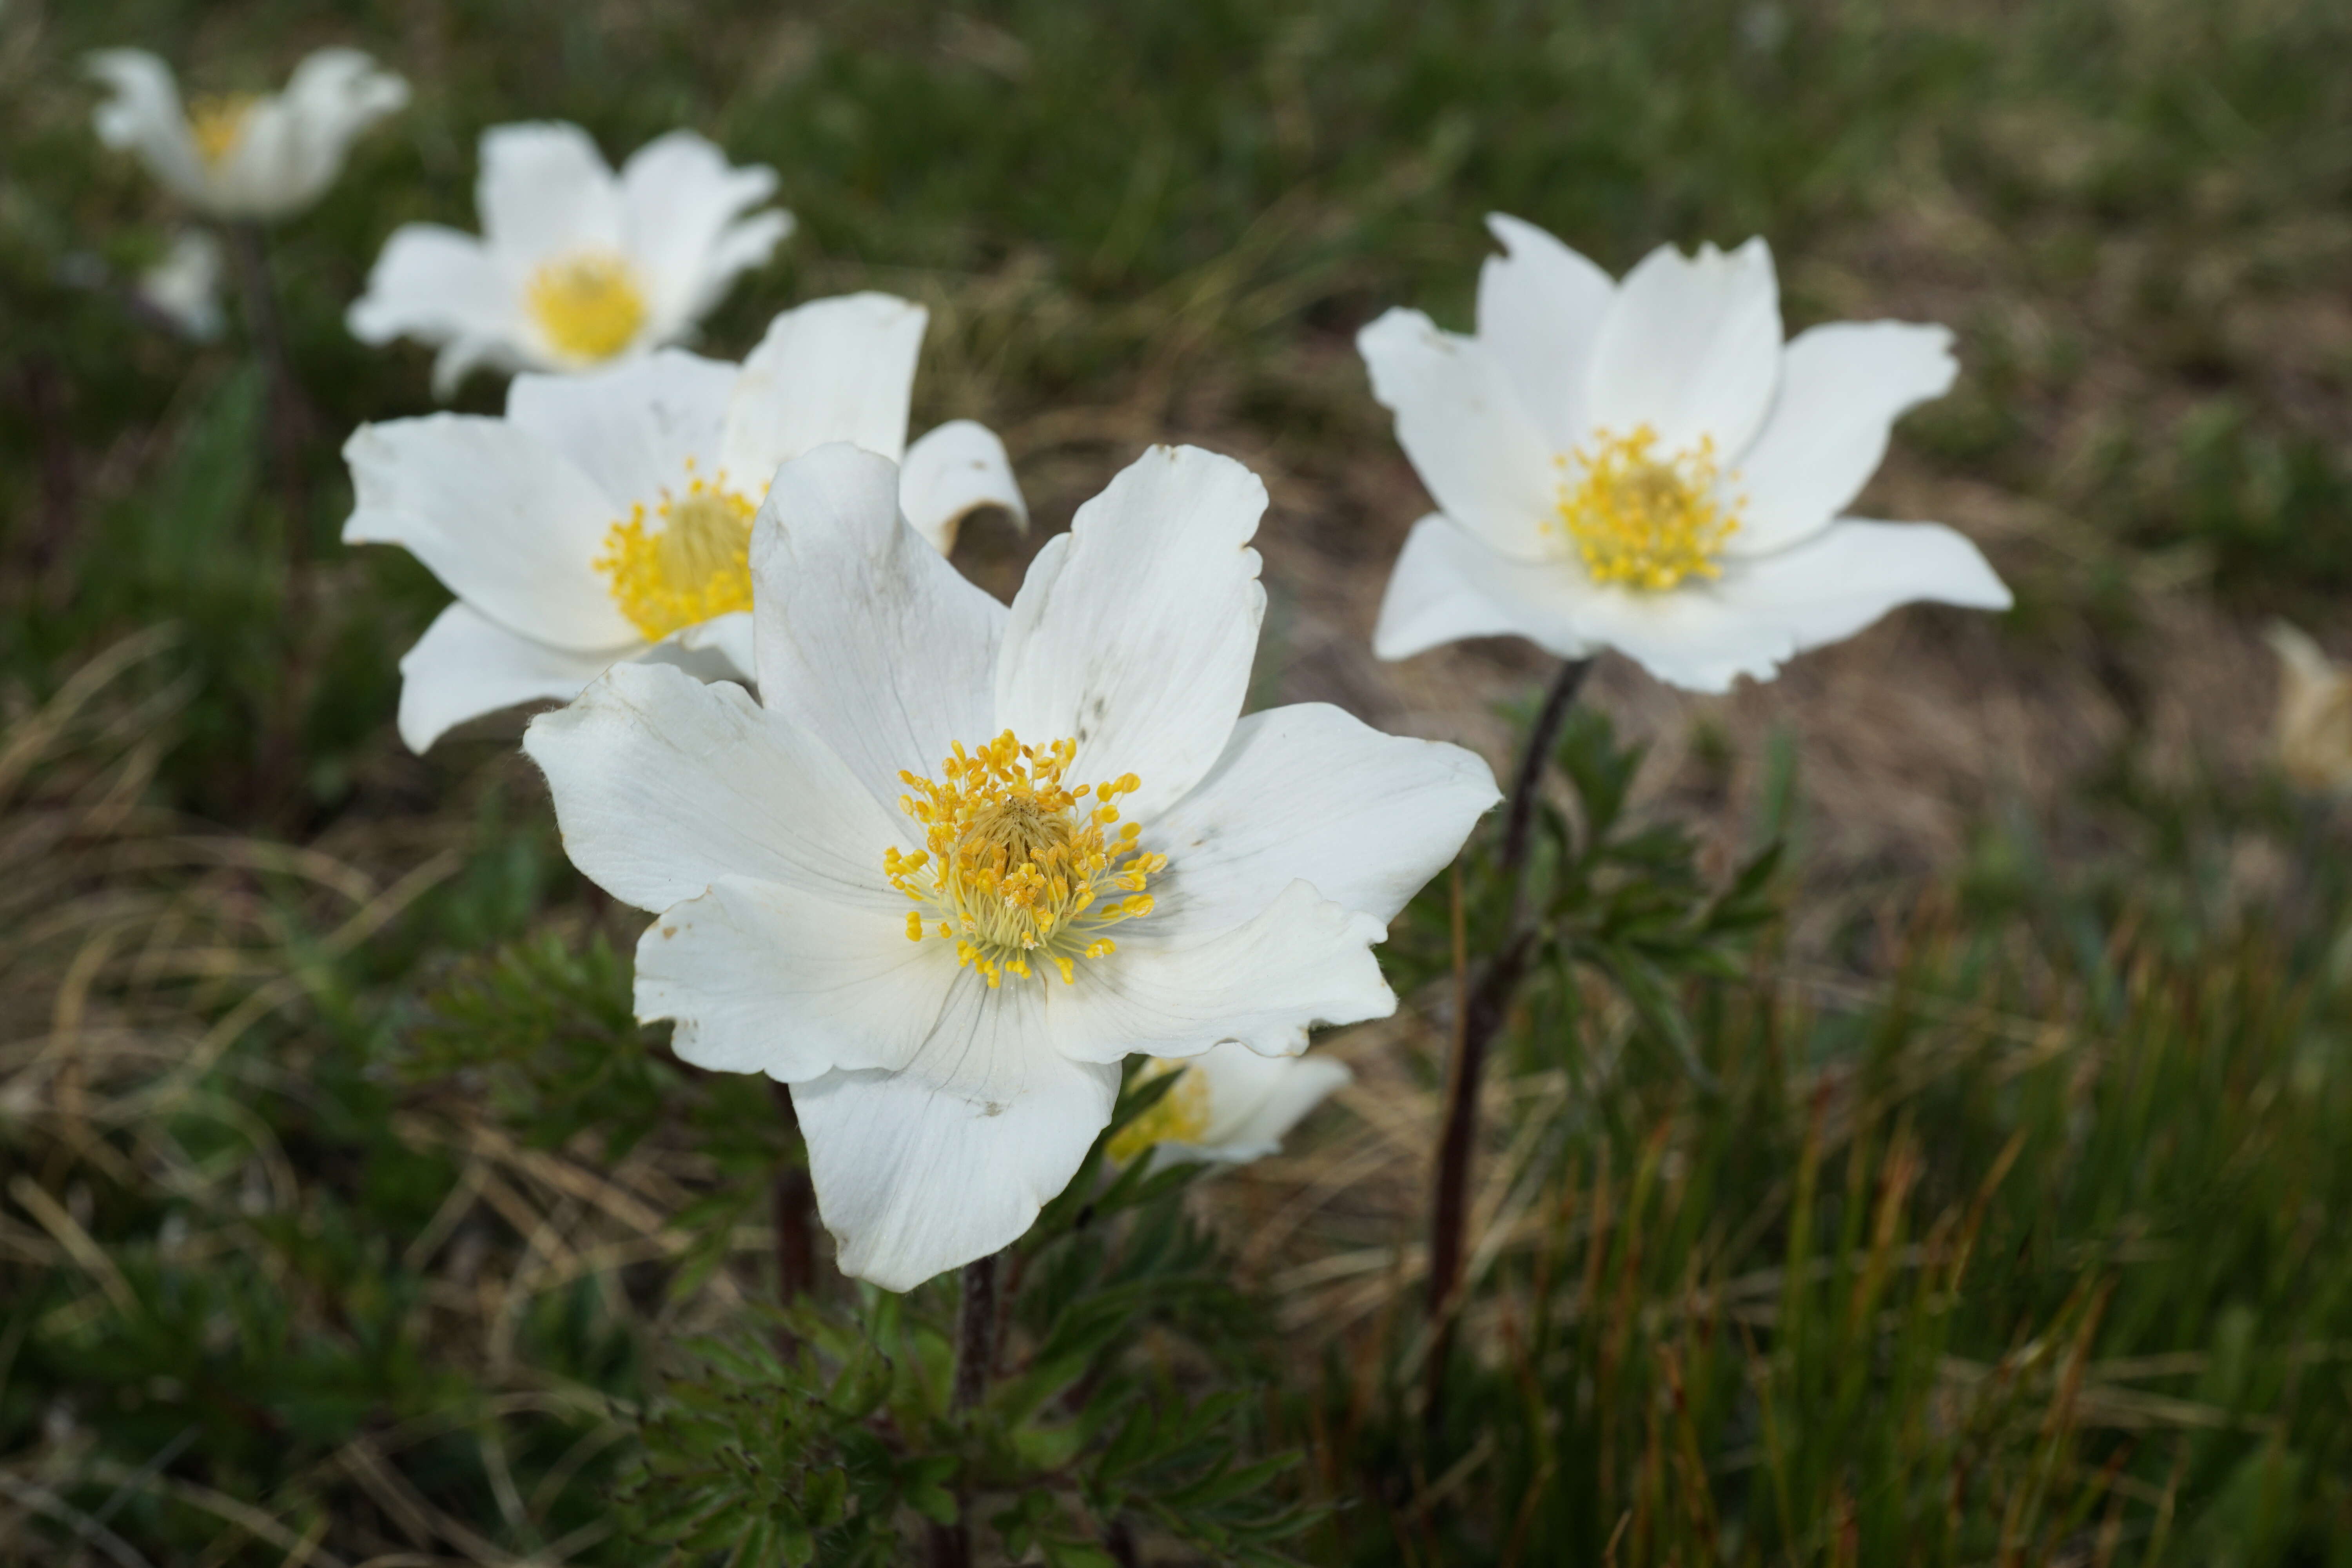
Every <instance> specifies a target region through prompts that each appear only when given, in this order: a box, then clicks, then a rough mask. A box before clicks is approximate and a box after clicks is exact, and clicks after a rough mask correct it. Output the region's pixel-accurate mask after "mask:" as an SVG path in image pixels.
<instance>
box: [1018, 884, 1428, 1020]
mask: <svg viewBox="0 0 2352 1568" xmlns="http://www.w3.org/2000/svg"><path fill="white" fill-rule="evenodd" d="M1387 934H1388V925H1387V922H1386V921H1381V920H1379V919H1377V918H1375V917H1373V916H1371V915H1368V914H1364V913H1362V912H1360V911H1359V910H1350V909H1348V908H1346V907H1345V906H1343V905H1339V904H1335V903H1333V902H1331V900H1328V899H1326V898H1324V897H1323V896H1322V895H1321V894H1319V893H1318V892H1317V891H1316V890H1315V889H1314V888H1313V887H1311V886H1310V885H1308V884H1307V883H1306V882H1293V883H1291V884H1290V886H1288V887H1287V888H1285V889H1283V890H1282V892H1281V893H1280V894H1279V895H1277V896H1276V899H1275V900H1274V902H1273V903H1271V904H1269V905H1267V906H1266V907H1265V910H1263V911H1261V912H1260V913H1259V915H1258V916H1257V918H1256V919H1255V920H1253V921H1249V922H1247V923H1246V924H1244V925H1238V926H1234V927H1233V928H1232V929H1230V930H1227V931H1220V932H1218V933H1216V934H1214V935H1209V936H1203V935H1200V934H1197V933H1196V931H1194V930H1193V929H1192V928H1191V927H1189V926H1186V925H1184V924H1181V923H1179V922H1172V921H1162V920H1161V919H1160V916H1159V915H1157V914H1153V915H1150V916H1149V917H1147V918H1145V919H1143V920H1139V921H1132V922H1128V923H1122V924H1120V925H1119V926H1118V927H1117V928H1116V938H1115V940H1116V941H1117V942H1118V951H1117V952H1112V953H1108V954H1106V955H1104V956H1103V957H1101V958H1094V959H1086V960H1082V961H1081V962H1079V963H1077V964H1076V968H1075V971H1074V973H1073V978H1072V981H1071V983H1070V984H1066V985H1065V984H1062V982H1061V981H1060V980H1059V979H1058V978H1050V977H1049V978H1048V980H1047V981H1046V983H1045V1016H1046V1019H1047V1021H1048V1023H1049V1024H1050V1025H1051V1026H1052V1027H1053V1031H1054V1039H1055V1045H1056V1047H1058V1048H1059V1049H1060V1050H1061V1052H1062V1054H1063V1055H1065V1056H1066V1057H1068V1058H1071V1059H1072V1060H1073V1061H1097V1062H1117V1061H1118V1060H1120V1059H1121V1058H1125V1057H1128V1056H1129V1055H1132V1054H1135V1053H1138V1052H1140V1053H1142V1054H1144V1055H1147V1056H1155V1057H1189V1056H1196V1055H1198V1054H1199V1053H1200V1052H1202V1051H1205V1050H1207V1049H1208V1048H1209V1047H1211V1046H1213V1045H1215V1044H1217V1043H1218V1042H1219V1041H1220V1040H1239V1041H1241V1042H1242V1043H1243V1044H1244V1045H1246V1046H1248V1047H1250V1049H1252V1050H1254V1051H1257V1052H1259V1053H1261V1054H1263V1055H1265V1056H1297V1054H1298V1053H1299V1052H1300V1051H1303V1050H1305V1049H1306V1048H1307V1030H1308V1029H1310V1028H1312V1027H1314V1026H1316V1025H1318V1024H1354V1023H1359V1022H1360V1021H1362V1020H1363V1019H1366V1018H1385V1017H1387V1016H1389V1015H1390V1014H1391V1013H1393V1012H1395V1011H1396V993H1394V992H1392V991H1391V990H1390V989H1389V986H1388V982H1387V981H1385V980H1383V979H1381V966H1380V961H1379V960H1377V959H1375V958H1374V957H1373V956H1372V944H1373V943H1374V942H1379V941H1380V940H1381V938H1383V937H1385V936H1386V935H1387Z"/></svg>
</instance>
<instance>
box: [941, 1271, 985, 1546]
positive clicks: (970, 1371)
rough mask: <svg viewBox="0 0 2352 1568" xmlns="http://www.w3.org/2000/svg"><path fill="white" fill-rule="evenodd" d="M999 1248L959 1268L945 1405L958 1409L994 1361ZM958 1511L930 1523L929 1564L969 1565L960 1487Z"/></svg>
mask: <svg viewBox="0 0 2352 1568" xmlns="http://www.w3.org/2000/svg"><path fill="white" fill-rule="evenodd" d="M1002 1256H1003V1255H1002V1254H1001V1253H991V1254H989V1255H988V1256H987V1257H986V1258H980V1259H978V1260H977V1261H975V1262H971V1263H967V1264H965V1265H964V1268H963V1304H962V1307H961V1310H960V1311H959V1312H958V1313H957V1316H956V1363H955V1386H954V1388H953V1390H952V1391H951V1392H950V1394H949V1395H948V1409H949V1411H950V1413H953V1414H956V1415H961V1414H962V1413H964V1412H965V1411H968V1410H971V1409H973V1408H975V1407H977V1406H978V1405H979V1404H980V1402H981V1400H982V1398H984V1397H986V1395H987V1394H988V1377H989V1373H990V1372H991V1371H992V1370H993V1368H994V1365H995V1362H996V1265H997V1259H998V1258H1000V1257H1002ZM956 1503H957V1508H958V1510H959V1517H958V1518H957V1520H956V1522H955V1523H953V1524H934V1525H932V1526H931V1528H930V1531H929V1542H928V1544H929V1552H928V1558H929V1568H971V1527H970V1526H969V1525H968V1524H966V1523H965V1522H964V1520H963V1518H962V1517H961V1513H962V1512H963V1511H964V1510H968V1509H969V1508H970V1506H971V1500H970V1499H969V1498H967V1497H965V1496H963V1495H962V1494H961V1489H959V1493H958V1496H957V1498H956Z"/></svg>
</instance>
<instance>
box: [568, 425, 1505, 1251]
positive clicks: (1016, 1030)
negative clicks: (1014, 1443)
mask: <svg viewBox="0 0 2352 1568" xmlns="http://www.w3.org/2000/svg"><path fill="white" fill-rule="evenodd" d="M899 494H900V482H899V479H898V474H897V472H896V471H895V470H894V469H893V468H891V466H890V464H888V463H887V462H886V461H884V460H883V459H881V458H876V457H874V456H872V455H870V454H868V453H865V452H860V451H854V450H851V449H849V448H847V447H824V448H821V449H820V450H818V451H815V452H813V453H811V454H810V455H809V456H807V457H805V458H801V459H800V460H799V461H797V462H795V463H793V464H790V465H788V466H787V467H786V468H784V469H783V471H782V472H781V473H780V474H778V475H777V476H776V480H775V484H774V487H773V488H772V489H771V490H770V491H769V494H768V500H767V504H766V506H765V507H764V508H762V509H761V519H760V523H759V530H758V533H757V536H756V538H755V541H754V544H753V550H752V577H753V582H754V584H755V590H756V593H755V597H756V604H755V607H754V612H753V613H754V615H755V616H756V618H757V622H758V636H757V638H756V647H757V653H758V659H759V690H760V695H759V697H758V698H757V699H756V700H754V699H753V698H752V697H751V694H750V693H748V692H747V691H745V690H744V689H742V688H741V687H739V686H735V685H732V684H729V683H726V682H719V683H714V684H710V685H703V684H699V683H698V682H696V681H694V680H692V679H688V677H687V676H685V675H683V674H681V673H680V672H678V671H677V670H675V669H670V668H664V667H660V666H655V665H645V664H624V665H617V666H615V667H614V668H613V669H612V670H611V671H610V672H609V673H607V674H606V675H605V676H604V678H603V679H601V680H599V681H597V682H596V684H595V685H593V686H592V687H590V688H589V689H588V690H587V691H586V692H585V693H584V694H583V695H582V697H581V699H580V700H579V701H577V702H575V703H573V704H572V705H571V706H570V707H567V708H563V709H561V710H557V711H555V712H552V713H548V714H543V715H541V717H539V718H537V719H535V720H533V721H531V725H530V731H528V733H527V734H526V735H525V737H524V741H523V747H524V750H526V751H527V752H530V755H531V756H532V757H533V758H534V759H535V760H536V761H537V762H538V763H539V764H540V766H541V767H542V768H543V769H545V770H546V773H547V777H548V782H549V784H550V785H551V788H552V789H553V792H554V795H555V809H556V816H557V818H558V820H559V821H560V823H561V824H562V830H563V842H564V847H565V850H566V851H567V852H568V853H569V854H570V855H571V857H572V861H573V862H574V864H576V865H578V866H579V867H580V868H581V869H582V870H583V871H585V872H586V873H587V874H588V875H589V876H590V877H591V878H593V879H594V880H595V881H596V882H597V883H598V884H599V885H601V886H602V887H604V889H606V890H607V891H609V892H611V893H612V894H613V895H614V897H615V898H618V899H620V900H624V901H625V902H627V903H631V904H634V905H635V906H636V907H637V908H639V909H644V910H656V911H659V915H660V918H659V919H657V920H656V921H655V922H654V923H653V925H652V926H651V927H650V928H649V929H648V930H647V931H646V935H645V938H644V940H643V941H642V942H639V943H638V945H637V990H636V1005H637V1012H638V1014H639V1016H642V1017H645V1018H647V1019H656V1018H671V1019H675V1020H677V1035H676V1037H675V1042H674V1044H675V1047H676V1049H677V1053H678V1055H679V1056H680V1057H682V1058H685V1059H686V1060H688V1061H689V1062H693V1063H695V1064H697V1065H698V1066H700V1067H704V1068H712V1069H715V1070H719V1071H726V1072H764V1073H766V1074H767V1075H769V1076H770V1077H771V1078H773V1079H780V1080H782V1081H783V1082H785V1083H788V1084H790V1085H792V1089H793V1104H794V1107H795V1108H796V1109H797V1110H798V1112H799V1115H800V1123H801V1129H802V1131H803V1133H804V1134H805V1136H806V1138H807V1140H808V1148H809V1158H810V1166H811V1172H812V1174H813V1176H814V1180H815V1184H816V1194H817V1205H818V1209H819V1212H820V1213H821V1214H822V1215H823V1216H824V1223H825V1225H826V1226H827V1227H828V1228H829V1229H831V1230H832V1232H833V1233H834V1236H835V1238H836V1240H837V1241H838V1243H839V1246H840V1262H841V1267H842V1268H844V1269H845V1271H847V1272H848V1273H850V1274H853V1275H856V1276H858V1277H860V1278H863V1279H871V1280H874V1281H876V1282H877V1283H878V1284H882V1285H885V1286H887V1287H889V1288H891V1289H908V1288H909V1287H911V1286H913V1285H915V1284H916V1283H917V1282H919V1281H920V1280H922V1279H928V1278H929V1277H930V1276H931V1275H933V1274H936V1273H938V1272H939V1271H940V1270H941V1269H945V1268H954V1267H956V1266H958V1265H960V1264H962V1263H966V1262H969V1261H970V1260H971V1259H973V1258H979V1257H982V1256H984V1255H986V1254H988V1253H991V1252H993V1251H995V1250H996V1249H997V1248H999V1247H1003V1246H1004V1245H1006V1244H1007V1243H1009V1242H1011V1241H1013V1239H1014V1238H1015V1237H1019V1236H1020V1235H1021V1233H1022V1232H1023V1231H1024V1230H1025V1229H1027V1228H1028V1226H1029V1225H1030V1222H1031V1221H1032V1220H1034V1218H1035V1217H1036V1214H1037V1210H1038V1207H1039V1205H1042V1204H1043V1203H1044V1202H1045V1200H1047V1199H1048V1198H1050V1197H1052V1196H1053V1195H1054V1194H1055V1193H1057V1192H1059V1191H1060V1190H1061V1189H1062V1188H1063V1187H1064V1186H1065V1185H1066V1184H1067V1183H1068V1182H1069V1179H1070V1177H1071V1175H1072V1173H1074V1172H1075V1171H1076V1168H1077V1165H1078V1163H1079V1162H1080V1160H1081V1159H1082V1158H1084V1156H1085V1153H1086V1151H1087V1147H1088V1146H1089V1145H1090V1144H1091V1143H1092V1142H1093V1141H1094V1139H1095V1138H1096V1136H1097V1134H1099V1133H1100V1132H1101V1131H1102V1129H1103V1128H1104V1127H1105V1126H1106V1125H1107V1124H1108V1121H1109V1118H1110V1111H1111V1104H1112V1101H1113V1100H1114V1099H1115V1098H1116V1096H1117V1094H1118V1079H1119V1068H1118V1063H1119V1061H1120V1060H1121V1058H1125V1057H1127V1056H1129V1055H1131V1054H1138V1053H1140V1054H1144V1055H1150V1056H1158V1057H1190V1056H1195V1055H1198V1054H1199V1053H1201V1052H1202V1051H1205V1050H1207V1049H1209V1048H1210V1047H1213V1046H1214V1045H1216V1044H1218V1043H1219V1042H1220V1041H1224V1040H1237V1041H1240V1042H1242V1043H1243V1044H1244V1045H1245V1046H1247V1047H1250V1048H1252V1049H1254V1050H1257V1051H1260V1052H1264V1053H1267V1054H1270V1055H1277V1056H1278V1055H1293V1054H1296V1053H1297V1052H1298V1051H1299V1050H1301V1049H1303V1048H1304V1047H1305V1045H1306V1039H1307V1029H1308V1027H1309V1026H1312V1025H1314V1024H1316V1023H1318V1022H1328V1023H1346V1022H1351V1021H1353V1020H1356V1019H1360V1018H1369V1017H1377V1016H1384V1015H1386V1014H1387V1013H1389V1012H1390V1011H1391V1009H1392V1008H1393V1007H1394V1006H1395V1005H1396V999H1395V997H1394V996H1393V995H1392V994H1391V992H1390V991H1389V988H1388V986H1387V984H1385V983H1384V982H1383V981H1382V980H1381V973H1380V966H1379V964H1378V963H1375V962H1374V960H1373V958H1372V954H1371V944H1372V943H1374V942H1379V941H1380V940H1381V937H1382V935H1383V934H1384V933H1385V931H1386V927H1387V922H1388V921H1389V920H1390V919H1391V917H1392V916H1393V915H1394V914H1395V913H1396V912H1397V910H1399V909H1401V908H1402V906H1403V904H1404V902H1405V900H1407V899H1408V898H1410V897H1411V896H1412V893H1413V891H1414V890H1415V889H1418V888H1419V887H1420V886H1421V885H1422V883H1423V881H1425V880H1426V879H1428V878H1429V877H1430V876H1432V875H1433V874H1434V873H1435V872H1436V870H1437V869H1438V868H1440V867H1442V866H1444V865H1445V864H1446V863H1447V862H1448V861H1449V860H1451V859H1452V858H1453V857H1454V853H1455V851H1456V850H1457V849H1458V848H1459V847H1461V844H1462V841H1463V839H1464V837H1465V836H1466V835H1467V834H1468V832H1469V830H1470V827H1471V825H1472V823H1473V822H1474V821H1475V819H1476V817H1477V816H1478V815H1479V814H1480V813H1481V812H1483V811H1485V810H1486V809H1487V808H1488V806H1490V805H1492V804H1493V803H1494V801H1495V799H1496V791H1495V784H1494V779H1493V777H1492V775H1491V774H1489V773H1488V772H1487V769H1486V764H1485V763H1483V762H1481V761H1479V760H1478V759H1477V758H1476V757H1475V756H1473V755H1471V754H1470V753H1469V752H1464V751H1462V750H1460V749H1458V748H1456V747H1453V746H1446V745H1442V744H1438V743H1436V742H1426V741H1412V740H1400V739H1397V738H1394V737H1391V736H1388V735H1383V734H1381V733H1379V732H1378V731H1373V730H1371V729H1369V728H1367V727H1366V726H1365V725H1363V724H1362V723H1360V722H1359V721H1357V720H1355V719H1353V718H1350V717H1349V715H1347V714H1346V713H1343V712H1341V711H1340V710H1338V709H1336V708H1329V707H1324V706H1320V705H1313V704H1309V705H1302V706H1298V707H1291V708H1277V709H1274V710H1269V711H1266V712H1262V713H1256V714H1253V715H1251V716H1249V717H1247V718H1241V717H1239V715H1240V713H1241V707H1242V699H1243V695H1244V691H1245V690H1246V689H1247V687H1248V684H1249V674H1250V667H1251V663H1252V660H1253V659H1254V658H1255V654H1256V648H1257V633H1258V624H1259V621H1260V619H1261V618H1262V616H1263V615H1264V612H1265V593H1264V591H1263V590H1262V589H1261V587H1260V586H1259V584H1258V580H1257V574H1258V557H1257V552H1255V551H1254V550H1252V549H1251V548H1250V547H1249V541H1250V539H1251V537H1252V535H1253V534H1255V531H1256V529H1257V521H1258V517H1259V514H1260V513H1261V512H1262V511H1263V510H1264V508H1265V487H1263V486H1262V485H1260V484H1259V483H1258V481H1257V479H1256V477H1255V475H1253V474H1251V473H1250V472H1249V470H1247V469H1246V468H1243V467H1242V466H1241V465H1240V464H1238V463H1235V462H1233V461H1231V460H1230V459H1228V458H1219V457H1214V456H1212V455H1210V454H1209V453H1206V452H1202V451H1198V450H1194V449H1192V448H1189V447H1182V448H1175V449H1170V448H1167V447H1158V448H1154V449H1153V450H1151V451H1150V452H1148V453H1147V454H1145V455H1144V456H1143V457H1142V458H1139V459H1138V460H1137V462H1136V463H1135V464H1134V465H1133V466H1132V467H1130V468H1128V469H1127V470H1126V471H1125V472H1123V473H1122V474H1120V475H1119V476H1118V478H1117V479H1114V480H1113V481H1112V482H1111V485H1110V487H1109V488H1108V489H1106V490H1105V491H1104V492H1103V493H1102V494H1101V495H1100V496H1098V497H1097V498H1096V499H1095V500H1092V501H1089V502H1088V503H1087V505H1086V506H1084V507H1082V508H1080V509H1079V511H1078V515H1077V519H1076V522H1075V523H1074V524H1073V525H1072V527H1071V530H1070V531H1069V532H1068V533H1067V534H1065V535H1062V536H1059V537H1057V538H1055V539H1054V540H1052V541H1051V542H1048V543H1047V544H1046V546H1045V549H1044V550H1043V551H1041V552H1039V554H1038V556H1037V559H1036V561H1035V562H1034V564H1033V565H1032V566H1031V568H1030V571H1029V575H1028V578H1027V580H1026V581H1025V582H1024V584H1023V585H1022V588H1021V592H1020V594H1019V595H1018V596H1017V597H1016V598H1015V599H1014V600H1013V605H1012V608H1011V610H1010V611H1009V612H1008V611H1007V609H1006V608H1005V606H1004V605H1001V604H999V603H998V602H997V601H996V600H994V599H992V598H991V597H989V595H986V594H985V593H983V592H982V591H981V590H980V589H979V588H977V587H975V586H973V585H972V584H971V583H969V582H967V581H965V580H964V578H962V577H961V576H960V575H959V574H957V573H956V571H955V569H954V568H953V567H952V566H950V565H949V564H948V563H947V562H946V561H945V560H943V559H941V557H940V554H939V552H937V551H935V550H933V549H932V548H931V547H930V546H929V544H928V543H927V542H924V540H923V538H922V536H921V535H920V534H919V533H918V532H916V531H915V530H914V529H913V528H911V527H909V526H908V524H907V522H906V521H904V520H903V519H902V518H901V517H900V516H899V502H898V497H899Z"/></svg>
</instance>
